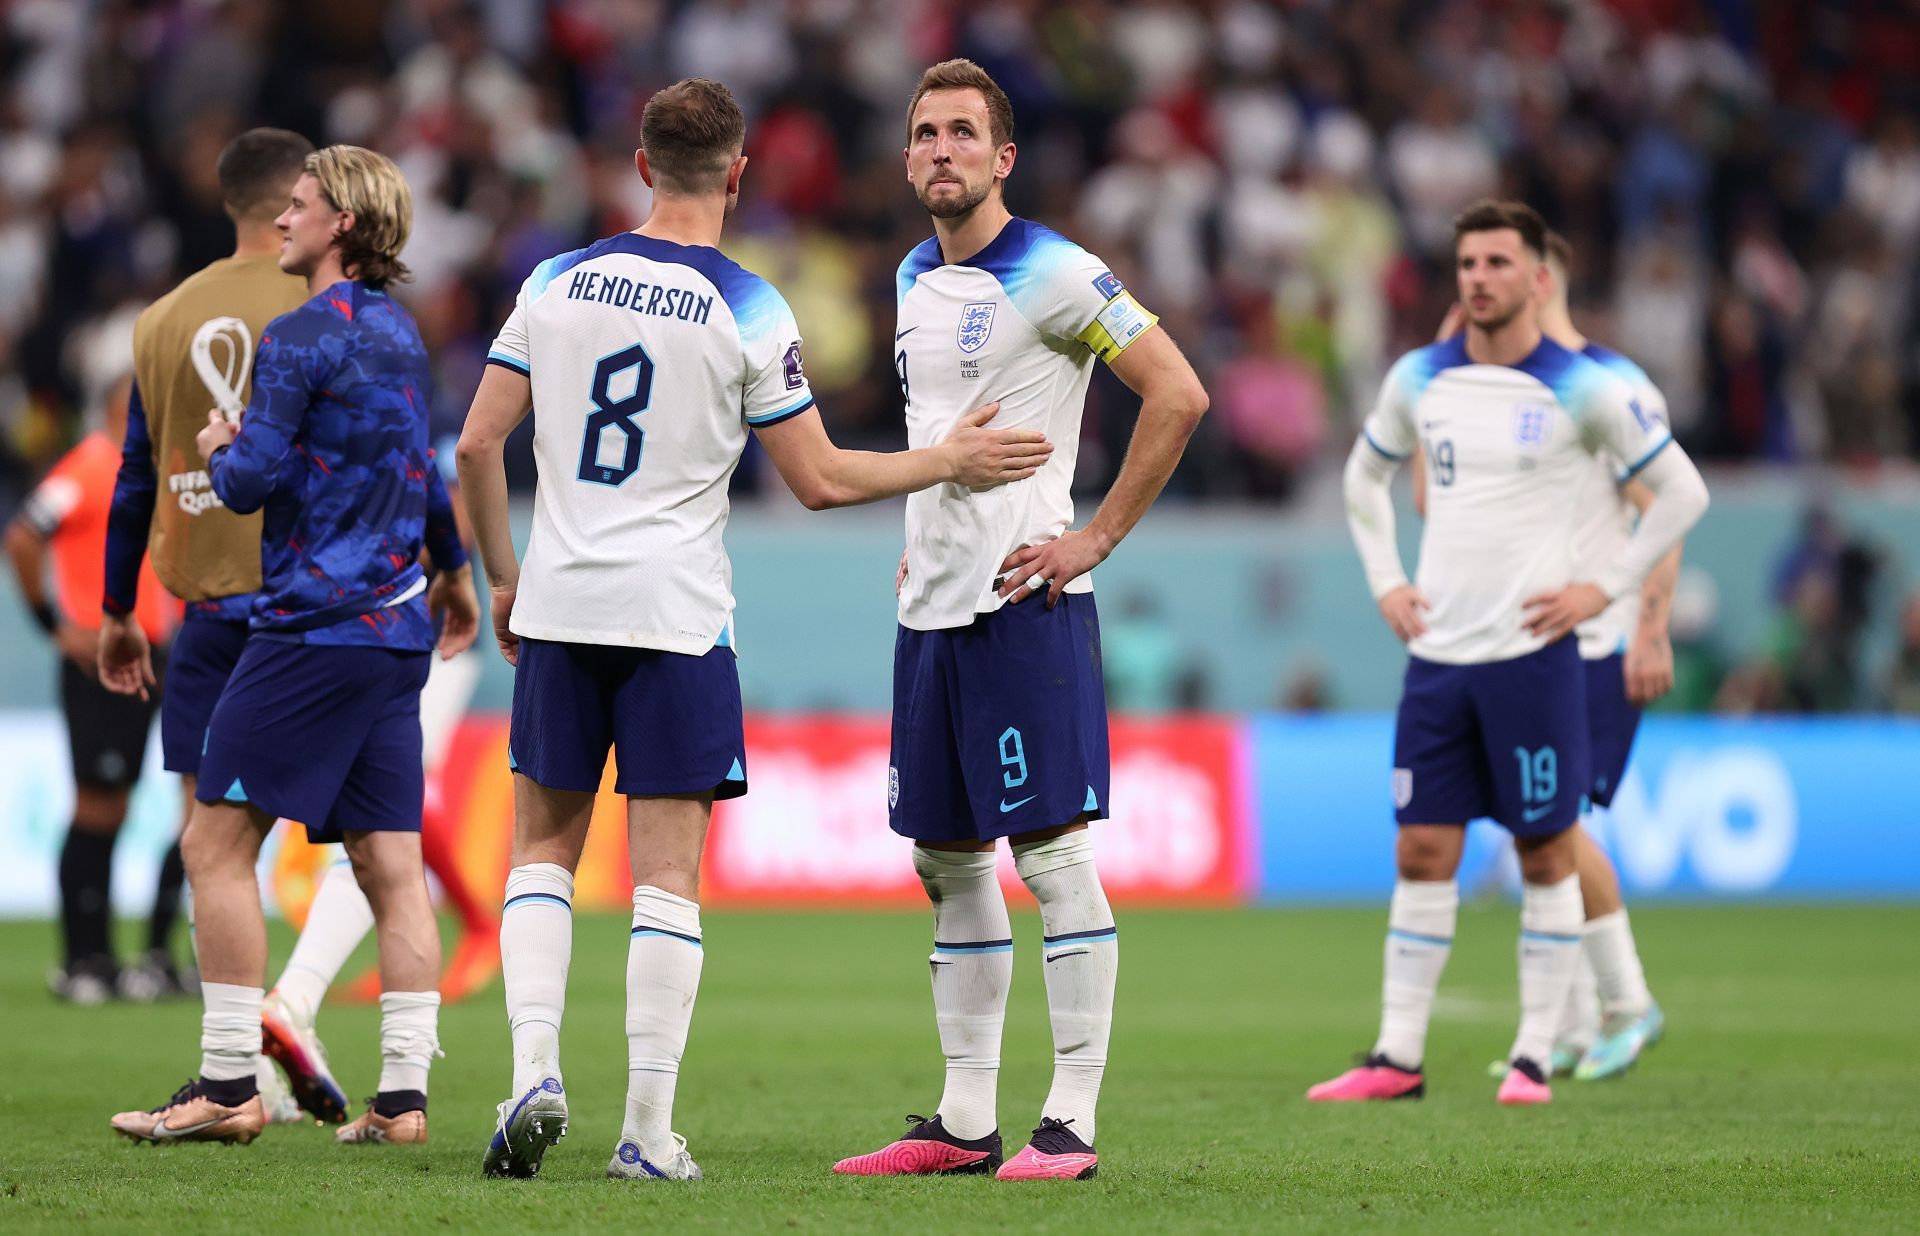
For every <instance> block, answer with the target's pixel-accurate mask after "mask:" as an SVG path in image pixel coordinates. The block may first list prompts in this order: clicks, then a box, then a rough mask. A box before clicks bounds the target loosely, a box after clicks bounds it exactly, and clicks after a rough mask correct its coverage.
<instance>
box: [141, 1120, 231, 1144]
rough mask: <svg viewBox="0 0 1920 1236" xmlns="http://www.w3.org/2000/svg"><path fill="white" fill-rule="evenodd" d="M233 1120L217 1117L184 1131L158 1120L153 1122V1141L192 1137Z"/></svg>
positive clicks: (187, 1127) (191, 1125) (186, 1128)
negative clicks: (203, 1130)
mask: <svg viewBox="0 0 1920 1236" xmlns="http://www.w3.org/2000/svg"><path fill="white" fill-rule="evenodd" d="M231 1119H233V1117H231V1116H217V1117H215V1118H214V1119H212V1120H202V1121H201V1122H200V1123H199V1124H190V1125H188V1126H186V1127H185V1128H182V1129H176V1128H174V1127H173V1126H172V1125H170V1124H168V1123H167V1122H166V1121H164V1120H156V1121H154V1122H153V1139H154V1140H155V1141H166V1140H168V1139H169V1138H175V1137H191V1136H193V1135H194V1134H195V1133H198V1132H200V1131H201V1130H202V1129H211V1128H212V1127H213V1126H214V1125H216V1124H225V1123H226V1122H227V1121H229V1120H231Z"/></svg>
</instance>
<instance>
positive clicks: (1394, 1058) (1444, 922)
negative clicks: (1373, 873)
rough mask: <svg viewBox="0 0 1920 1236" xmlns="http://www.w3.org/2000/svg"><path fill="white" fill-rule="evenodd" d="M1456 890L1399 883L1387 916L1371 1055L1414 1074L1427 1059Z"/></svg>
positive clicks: (1440, 883) (1448, 883)
mask: <svg viewBox="0 0 1920 1236" xmlns="http://www.w3.org/2000/svg"><path fill="white" fill-rule="evenodd" d="M1459 914H1460V886H1459V885H1458V884H1456V883H1455V882H1454V881H1452V880H1400V881H1398V882H1397V883H1395V884H1394V886H1393V904H1392V906H1391V908H1389V909H1388V911H1387V949H1386V964H1385V967H1384V969H1383V978H1382V981H1381V984H1380V1037H1379V1038H1378V1039H1376V1040H1374V1044H1373V1054H1374V1055H1376V1056H1385V1057H1386V1058H1387V1059H1388V1060H1389V1061H1391V1062H1393V1063H1394V1064H1396V1065H1398V1066H1400V1067H1401V1068H1403V1069H1418V1068H1419V1067H1420V1065H1421V1063H1422V1062H1423V1061H1424V1060H1425V1058H1426V1054H1427V1023H1428V1022H1429V1021H1430V1020H1432V1017H1433V997H1434V993H1435V992H1437V991H1438V990H1439V989H1440V974H1441V972H1442V971H1443V970H1445V969H1446V968H1447V955H1448V954H1450V953H1451V952H1453V925H1454V920H1455V919H1456V918H1458V917H1459Z"/></svg>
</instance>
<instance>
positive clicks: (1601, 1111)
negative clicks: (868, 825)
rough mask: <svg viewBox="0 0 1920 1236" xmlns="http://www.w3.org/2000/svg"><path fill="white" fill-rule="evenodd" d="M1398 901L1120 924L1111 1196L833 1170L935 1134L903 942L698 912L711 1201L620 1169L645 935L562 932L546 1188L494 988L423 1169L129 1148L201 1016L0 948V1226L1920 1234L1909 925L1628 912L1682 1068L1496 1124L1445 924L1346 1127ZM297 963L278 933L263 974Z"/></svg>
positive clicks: (1015, 1031)
mask: <svg viewBox="0 0 1920 1236" xmlns="http://www.w3.org/2000/svg"><path fill="white" fill-rule="evenodd" d="M1384 920H1385V912H1384V908H1383V909H1381V910H1376V911H1347V910H1315V911H1272V912H1268V911H1246V912H1226V913H1145V912H1141V913H1125V912H1123V913H1122V915H1121V919H1120V924H1121V928H1120V930H1121V965H1120V1005H1119V1011H1118V1016H1117V1018H1116V1023H1115V1028H1114V1037H1113V1053H1112V1063H1111V1065H1110V1067H1109V1070H1108V1078H1107V1091H1106V1094H1105V1096H1104V1098H1103V1100H1102V1103H1101V1110H1100V1129H1099V1132H1100V1136H1099V1149H1100V1153H1101V1164H1100V1177H1099V1179H1098V1180H1096V1181H1092V1182H1088V1183H1085V1184H1063V1185H1054V1186H1050V1185H1024V1186H1015V1185H1002V1184H999V1183H998V1182H996V1181H993V1180H991V1179H980V1178H968V1179H956V1180H852V1179H841V1178H836V1177H834V1176H831V1175H829V1174H828V1171H827V1169H828V1167H829V1165H830V1164H832V1163H833V1161H834V1160H835V1159H837V1158H839V1157H841V1156H843V1155H846V1154H851V1153H855V1152H859V1151H865V1150H870V1149H873V1148H874V1147H877V1146H879V1145H881V1144H882V1143H883V1142H885V1141H887V1140H888V1139H890V1138H891V1137H892V1136H894V1135H895V1134H896V1133H897V1132H898V1131H899V1130H901V1129H902V1128H904V1125H903V1123H902V1121H901V1117H902V1116H903V1115H905V1114H906V1113H907V1112H922V1113H926V1112H930V1111H931V1110H932V1107H933V1105H934V1103H935V1102H936V1101H937V1098H938V1095H939V1087H940V1059H939V1050H938V1044H937V1040H936V1038H935V1034H934V1029H933V1023H932V1014H931V1009H930V1003H931V1001H930V997H929V994H928V981H927V966H926V955H927V953H928V951H929V949H930V947H931V933H930V929H929V922H928V920H927V918H926V917H925V916H922V915H919V914H911V915H908V914H873V915H851V914H850V915H831V916H820V915H794V914H750V913H733V914H718V913H716V914H712V915H710V916H708V918H707V921H706V924H705V926H706V948H707V964H706V974H705V979H704V984H703V987H702V990H701V994H700V1004H699V1007H698V1009H697V1011H696V1013H695V1017H694V1023H693V1039H692V1044H691V1046H690V1048H689V1050H688V1054H687V1061H686V1066H685V1070H684V1072H683V1074H682V1081H681V1087H680V1094H681V1100H680V1108H679V1119H678V1121H677V1125H678V1128H679V1130H680V1132H682V1133H684V1134H686V1135H687V1137H688V1138H689V1139H690V1141H691V1144H692V1149H693V1152H694V1154H695V1155H696V1156H697V1157H698V1158H699V1160H700V1163H701V1166H702V1167H703V1168H705V1169H706V1172H707V1177H708V1178H707V1180H706V1181H704V1182H703V1183H701V1184H699V1185H697V1186H693V1187H686V1186H670V1185H664V1184H648V1185H622V1184H617V1183H615V1182H612V1181H608V1180H605V1179H603V1178H602V1177H601V1172H602V1169H603V1168H604V1166H605V1163H606V1160H607V1158H608V1155H609V1153H610V1152H611V1150H612V1148H613V1144H614V1139H615V1135H616V1133H617V1132H618V1129H619V1124H620V1116H621V1104H622V1098H623V1095H624V1090H625V1063H626V1061H625V1049H626V1044H625V1038H624V1033H623V1023H622V1017H623V1012H622V1010H623V1000H624V996H623V994H622V990H621V984H622V982H623V976H624V970H625V960H624V959H625V953H626V944H627V927H626V923H625V920H623V919H620V918H615V917H606V918H590V917H584V916H583V917H582V918H581V919H580V920H579V922H578V923H577V924H576V930H575V942H576V948H577V950H578V951H577V955H576V956H575V959H574V965H573V972H572V980H571V991H570V993H569V1004H568V1008H567V1026H566V1032H565V1033H566V1037H565V1053H566V1054H565V1063H566V1066H567V1088H568V1092H569V1094H570V1096H571V1099H572V1103H573V1132H572V1135H571V1136H569V1137H568V1138H567V1140H566V1141H564V1142H562V1143H561V1144H560V1146H559V1147H558V1148H557V1149H555V1150H554V1151H553V1152H552V1153H551V1154H550V1155H549V1156H548V1158H547V1164H546V1168H545V1172H544V1174H543V1175H542V1177H541V1178H540V1179H539V1180H537V1181H531V1182H518V1181H488V1180H483V1179H481V1177H480V1172H479V1167H480V1156H481V1151H482V1149H483V1148H484V1145H485V1143H486V1140H487V1137H488V1135H489V1133H490V1132H491V1129H492V1120H493V1105H494V1104H495V1103H496V1102H498V1101H499V1100H500V1099H501V1098H503V1097H505V1087H506V1085H507V1082H508V1061H507V1029H506V1017H505V1013H504V1010H503V1007H502V1004H501V999H500V994H499V989H498V987H497V986H496V987H494V988H493V989H491V990H490V991H487V992H484V993H482V995H480V996H479V997H477V998H476V999H474V1000H472V1001H469V1002H468V1003H466V1004H464V1005H460V1006H457V1007H454V1008H450V1009H448V1010H447V1011H446V1012H445V1014H444V1015H443V1019H442V1023H441V1026H442V1029H441V1033H442V1039H443V1042H444V1046H445V1048H446V1052H447V1058H446V1059H445V1060H443V1061H440V1062H439V1063H438V1064H437V1065H436V1066H435V1068H434V1073H433V1088H432V1107H431V1121H432V1124H431V1128H432V1138H433V1140H432V1143H431V1145H429V1146H426V1147H421V1148H410V1149H406V1150H397V1149H385V1150H383V1149H376V1148H348V1147H336V1146H334V1145H333V1144H332V1142H331V1136H330V1134H328V1133H327V1132H325V1131H323V1130H320V1129H316V1128H312V1127H299V1128H274V1129H269V1130H268V1132H267V1134H266V1135H265V1136H264V1137H263V1138H262V1139H261V1140H260V1141H259V1142H256V1143H255V1144H254V1145H253V1146H250V1147H246V1148H226V1147H212V1146H170V1147H158V1148H143V1147H135V1146H131V1145H127V1144H125V1143H122V1142H119V1141H117V1140H116V1139H115V1138H113V1137H112V1136H111V1135H110V1134H109V1132H108V1130H107V1123H106V1121H107V1116H108V1115H109V1114H110V1113H112V1112H113V1111H114V1110H116V1109H117V1108H119V1107H122V1106H133V1105H136V1104H137V1105H142V1106H144V1105H148V1104H152V1103H156V1102H159V1101H160V1100H162V1099H163V1098H165V1097H166V1096H167V1095H168V1094H169V1093H171V1092H172V1090H173V1089H174V1087H176V1086H177V1085H179V1084H180V1082H181V1081H182V1080H183V1079H184V1078H186V1077H187V1075H188V1074H189V1073H191V1072H193V1071H194V1069H195V1067H196V1065H197V1063H198V1050H197V1042H198V1017H199V1012H198V1006H197V1005H171V1006H162V1007H149V1008H142V1007H131V1006H115V1007H108V1008H103V1009H73V1008H67V1007H63V1006H60V1005H56V1004H55V1003H54V1002H53V1001H52V999H51V998H49V997H48V996H47V995H46V994H45V988H44V985H43V975H44V972H45V970H46V968H47V963H48V959H49V956H50V950H51V948H52V941H53V933H52V930H51V928H50V927H49V926H48V925H46V924H39V923H34V924H18V923H16V924H0V1025H3V1026H4V1031H5V1033H4V1034H0V1042H3V1043H4V1051H5V1057H6V1063H5V1067H4V1069H0V1119H3V1120H4V1125H3V1126H0V1128H3V1129H4V1135H3V1136H0V1231H6V1232H8V1233H16V1232H29V1231H62V1232H65V1231H73V1230H76V1229H97V1230H114V1231H119V1230H133V1229H138V1230H152V1231H166V1232H170V1233H183V1232H184V1233H194V1234H196V1236H197V1234H198V1233H203V1232H228V1231H231V1232H244V1233H249V1234H250V1236H257V1233H259V1232H260V1231H262V1230H266V1229H269V1228H271V1229H275V1230H283V1231H299V1232H302V1233H306V1232H336V1231H337V1232H354V1233H361V1234H364V1233H366V1232H369V1231H389V1230H393V1231H398V1230H405V1231H422V1230H454V1231H459V1230H466V1231H485V1232H488V1233H502V1232H516V1231H538V1232H542V1233H546V1232H562V1231H586V1230H595V1231H606V1230H610V1229H612V1228H613V1227H614V1225H623V1226H626V1225H632V1224H635V1223H646V1224H649V1225H658V1226H650V1227H649V1229H648V1230H652V1231H660V1232H669V1233H679V1232H709V1231H711V1232H744V1231H800V1232H821V1233H838V1232H849V1231H871V1232H885V1233H889V1234H897V1233H900V1232H918V1231H938V1232H964V1231H969V1230H982V1231H989V1230H991V1231H1010V1232H1020V1233H1027V1232H1071V1233H1075V1234H1076V1236H1084V1234H1085V1233H1088V1232H1100V1231H1156V1232H1172V1231H1180V1232H1201V1231H1217V1232H1245V1231H1255V1230H1302V1231H1315V1230H1317V1231H1342V1232H1344V1231H1355V1230H1380V1231H1388V1230H1418V1231H1419V1232H1421V1233H1423V1236H1425V1234H1431V1233H1442V1232H1452V1231H1461V1232H1496V1231H1511V1232H1517V1233H1527V1236H1538V1233H1539V1232H1541V1231H1543V1230H1556V1229H1562V1228H1567V1227H1570V1226H1573V1225H1578V1224H1584V1225H1585V1226H1587V1227H1588V1228H1590V1229H1591V1230H1595V1231H1609V1230H1611V1231H1636V1232H1646V1231H1676V1232H1680V1231H1684V1232H1699V1231H1706V1230H1728V1231H1732V1230H1740V1231H1781V1232H1789V1231H1791V1232H1802V1231H1807V1230H1816V1229H1818V1230H1847V1231H1852V1232H1870V1231H1883V1230H1885V1231H1891V1230H1896V1229H1900V1228H1903V1227H1904V1228H1906V1229H1907V1230H1911V1224H1912V1222H1913V1216H1914V1214H1915V1213H1916V1208H1917V1207H1920V1171H1917V1170H1916V1168H1915V1166H1914V1165H1915V1164H1916V1163H1917V1162H1920V1119H1916V1117H1915V1113H1916V1112H1920V1052H1917V1051H1916V1050H1915V1046H1914V1045H1915V1042H1916V1037H1915V1034H1916V1032H1915V1029H1914V1027H1915V1026H1916V1025H1920V982H1916V980H1915V977H1914V975H1915V963H1916V961H1917V960H1920V945H1916V943H1915V941H1917V940H1920V909H1914V908H1895V907H1878V908H1798V907H1796V908H1779V909H1752V908H1738V909H1731V908H1687V909H1646V910H1640V911H1636V912H1635V915H1634V923H1635V927H1636V930H1637V933H1638V935H1639V937H1640V940H1641V943H1642V947H1643V950H1644V954H1645V957H1646V961H1647V972H1648V975H1649V976H1650V978H1651V979H1652V982H1653V985H1654V990H1655V992H1656V993H1657V994H1658V995H1659V997H1660V998H1661V1000H1662V1002H1663V1003H1664V1004H1665V1006H1666V1009H1667V1012H1668V1015H1669V1018H1670V1029H1669V1034H1668V1038H1667V1041H1666V1042H1665V1043H1664V1044H1663V1045H1661V1046H1660V1047H1659V1048H1658V1049H1656V1050H1655V1051H1653V1052H1652V1053H1651V1054H1650V1055H1649V1056H1648V1057H1647V1058H1646V1060H1645V1061H1644V1062H1643V1063H1642V1064H1641V1066H1640V1067H1639V1069H1637V1070H1636V1071H1635V1072H1634V1073H1633V1074H1632V1075H1630V1076H1629V1077H1627V1078H1626V1079H1624V1080H1622V1081H1618V1082H1612V1083H1604V1084H1598V1085H1579V1084H1575V1083H1572V1082H1562V1083H1559V1084H1557V1085H1556V1086H1555V1100H1554V1102H1553V1104H1552V1105H1551V1106H1550V1107H1547V1108H1544V1109H1538V1110H1522V1111H1509V1110H1504V1109H1500V1108H1497V1107H1496V1106H1495V1105H1494V1102H1493V1091H1494V1085H1495V1083H1493V1082H1491V1081H1489V1080H1487V1079H1486V1077H1485V1075H1484V1074H1483V1072H1482V1070H1483V1069H1484V1067H1485V1065H1486V1062H1487V1061H1488V1060H1489V1059H1492V1058H1493V1057H1495V1056H1498V1055H1499V1054H1500V1053H1501V1052H1502V1051H1504V1050H1505V1049H1506V1047H1507V1045H1508V1041H1509V1039H1510V1038H1511V1036H1512V1033H1513V1026H1514V1019H1515V1008H1514V976H1513V950H1514V936H1515V932H1516V930H1517V923H1516V915H1515V912H1514V911H1513V909H1511V908H1510V907H1506V906H1498V907H1485V908H1476V909H1472V910H1469V911H1467V912H1465V913H1463V914H1462V916H1461V923H1460V930H1459V936H1458V944H1457V946H1456V948H1455V950H1454V956H1453V961H1452V965H1451V966H1450V968H1449V970H1448V973H1447V977H1446V981H1445V982H1444V983H1443V985H1442V1000H1441V1004H1440V1007H1439V1010H1438V1012H1437V1015H1436V1017H1435V1024H1434V1034H1433V1041H1432V1044H1431V1049H1430V1052H1429V1055H1428V1060H1427V1068H1428V1091H1429V1097H1428V1098H1427V1099H1426V1100H1425V1101H1424V1102H1422V1103H1417V1104H1415V1103H1401V1104H1393V1105H1390V1106H1376V1107H1362V1108H1338V1109H1327V1108H1320V1107H1310V1106H1309V1105H1308V1104H1306V1103H1305V1102H1303V1101H1302V1100H1301V1097H1300V1096H1301V1092H1302V1091H1304V1090H1305V1089H1306V1087H1307V1086H1308V1085H1309V1084H1311V1083H1313V1082H1315V1081H1318V1080H1320V1079H1322V1078H1324V1077H1328V1076H1331V1075H1332V1074H1333V1073H1335V1072H1337V1071H1339V1070H1340V1069H1342V1068H1344V1067H1346V1065H1347V1064H1348V1063H1349V1060H1350V1057H1351V1054H1352V1053H1354V1052H1357V1051H1362V1050H1364V1049H1365V1048H1366V1047H1367V1046H1368V1045H1369V1043H1370V1041H1371V1038H1372V1033H1373V1028H1374V1021H1375V1016H1376V1007H1375V1001H1376V999H1377V990H1378V985H1379V954H1380V947H1381V932H1382V929H1383V926H1384ZM1015 932H1016V936H1017V941H1018V943H1017V946H1016V947H1017V952H1016V961H1015V971H1016V975H1017V982H1016V987H1015V990H1014V992H1013V996H1012V1000H1011V1005H1010V1009H1009V1014H1008V1023H1009V1024H1008V1031H1007V1038H1006V1061H1005V1069H1004V1072H1003V1074H1002V1077H1001V1086H1000V1104H1001V1107H1000V1111H1001V1129H1002V1131H1003V1133H1004V1134H1005V1135H1006V1137H1007V1142H1008V1149H1009V1152H1011V1150H1012V1149H1013V1148H1014V1147H1016V1146H1018V1145H1019V1144H1020V1143H1021V1141H1022V1140H1024V1135H1025V1133H1026V1131H1027V1130H1028V1129H1030V1128H1031V1126H1032V1125H1033V1123H1034V1122H1035V1121H1036V1119H1037V1117H1038V1114H1039V1113H1038V1104H1039V1103H1040V1101H1041V1099H1042V1097H1043V1096H1044V1094H1045V1092H1046V1086H1047V1079H1048V1076H1049V1068H1050V1046H1049V1040H1048V1035H1047V1025H1046V1001H1045V996H1044V992H1043V990H1042V986H1041V962H1040V953H1039V947H1038V944H1039V923H1038V921H1037V920H1036V919H1034V918H1033V917H1031V916H1028V917H1024V918H1017V919H1016V920H1015ZM286 946H287V941H286V940H285V939H284V938H277V939H276V950H275V957H276V965H277V964H278V961H279V959H281V958H284V957H285V955H286ZM377 1022H378V1015H377V1012H376V1011H375V1010H372V1009H367V1008H349V1007H340V1006H331V1005H330V1006H329V1007H328V1008H327V1009H326V1011H325V1012H324V1013H323V1015H322V1017H321V1031H322V1033H323V1035H324V1036H325V1039H326V1041H327V1044H328V1046H329V1048H330V1049H331V1051H332V1055H333V1059H334V1062H335V1066H336V1067H337V1069H338V1070H339V1073H340V1077H341V1080H342V1082H343V1083H344V1084H345V1085H346V1087H347V1090H348V1093H349V1094H350V1095H352V1096H353V1097H354V1098H355V1099H356V1100H357V1099H359V1098H361V1097H362V1096H364V1095H366V1094H368V1093H370V1092H371V1091H372V1089H373V1083H374V1080H375V1074H376V1072H377V1067H378V1061H377V1039H376V1035H377Z"/></svg>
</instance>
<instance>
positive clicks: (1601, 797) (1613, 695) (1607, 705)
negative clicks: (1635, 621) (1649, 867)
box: [1585, 652, 1640, 807]
mask: <svg viewBox="0 0 1920 1236" xmlns="http://www.w3.org/2000/svg"><path fill="white" fill-rule="evenodd" d="M1585 664H1586V670H1587V739H1588V744H1589V748H1590V750H1591V752H1592V754H1591V757H1590V758H1591V762H1592V765H1593V786H1592V788H1591V789H1590V790H1588V791H1587V793H1588V796H1589V797H1590V798H1592V799H1593V805H1594V806H1596V807H1610V806H1612V805H1613V796H1614V794H1616V793H1617V792H1619V789H1620V782H1621V780H1622V779H1623V778H1625V777H1626V775H1627V760H1628V758H1629V757H1630V756H1632V754H1633V739H1634V736H1635V735H1636V734H1638V733H1639V731H1640V708H1639V706H1638V705H1636V704H1635V703H1634V702H1633V701H1632V700H1629V699H1628V698H1627V659H1626V657H1625V656H1623V655H1622V654H1620V653H1617V652H1616V653H1614V654H1613V655H1612V656H1607V657H1597V658H1595V659H1594V660H1591V661H1588V662H1586V663H1585Z"/></svg>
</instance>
